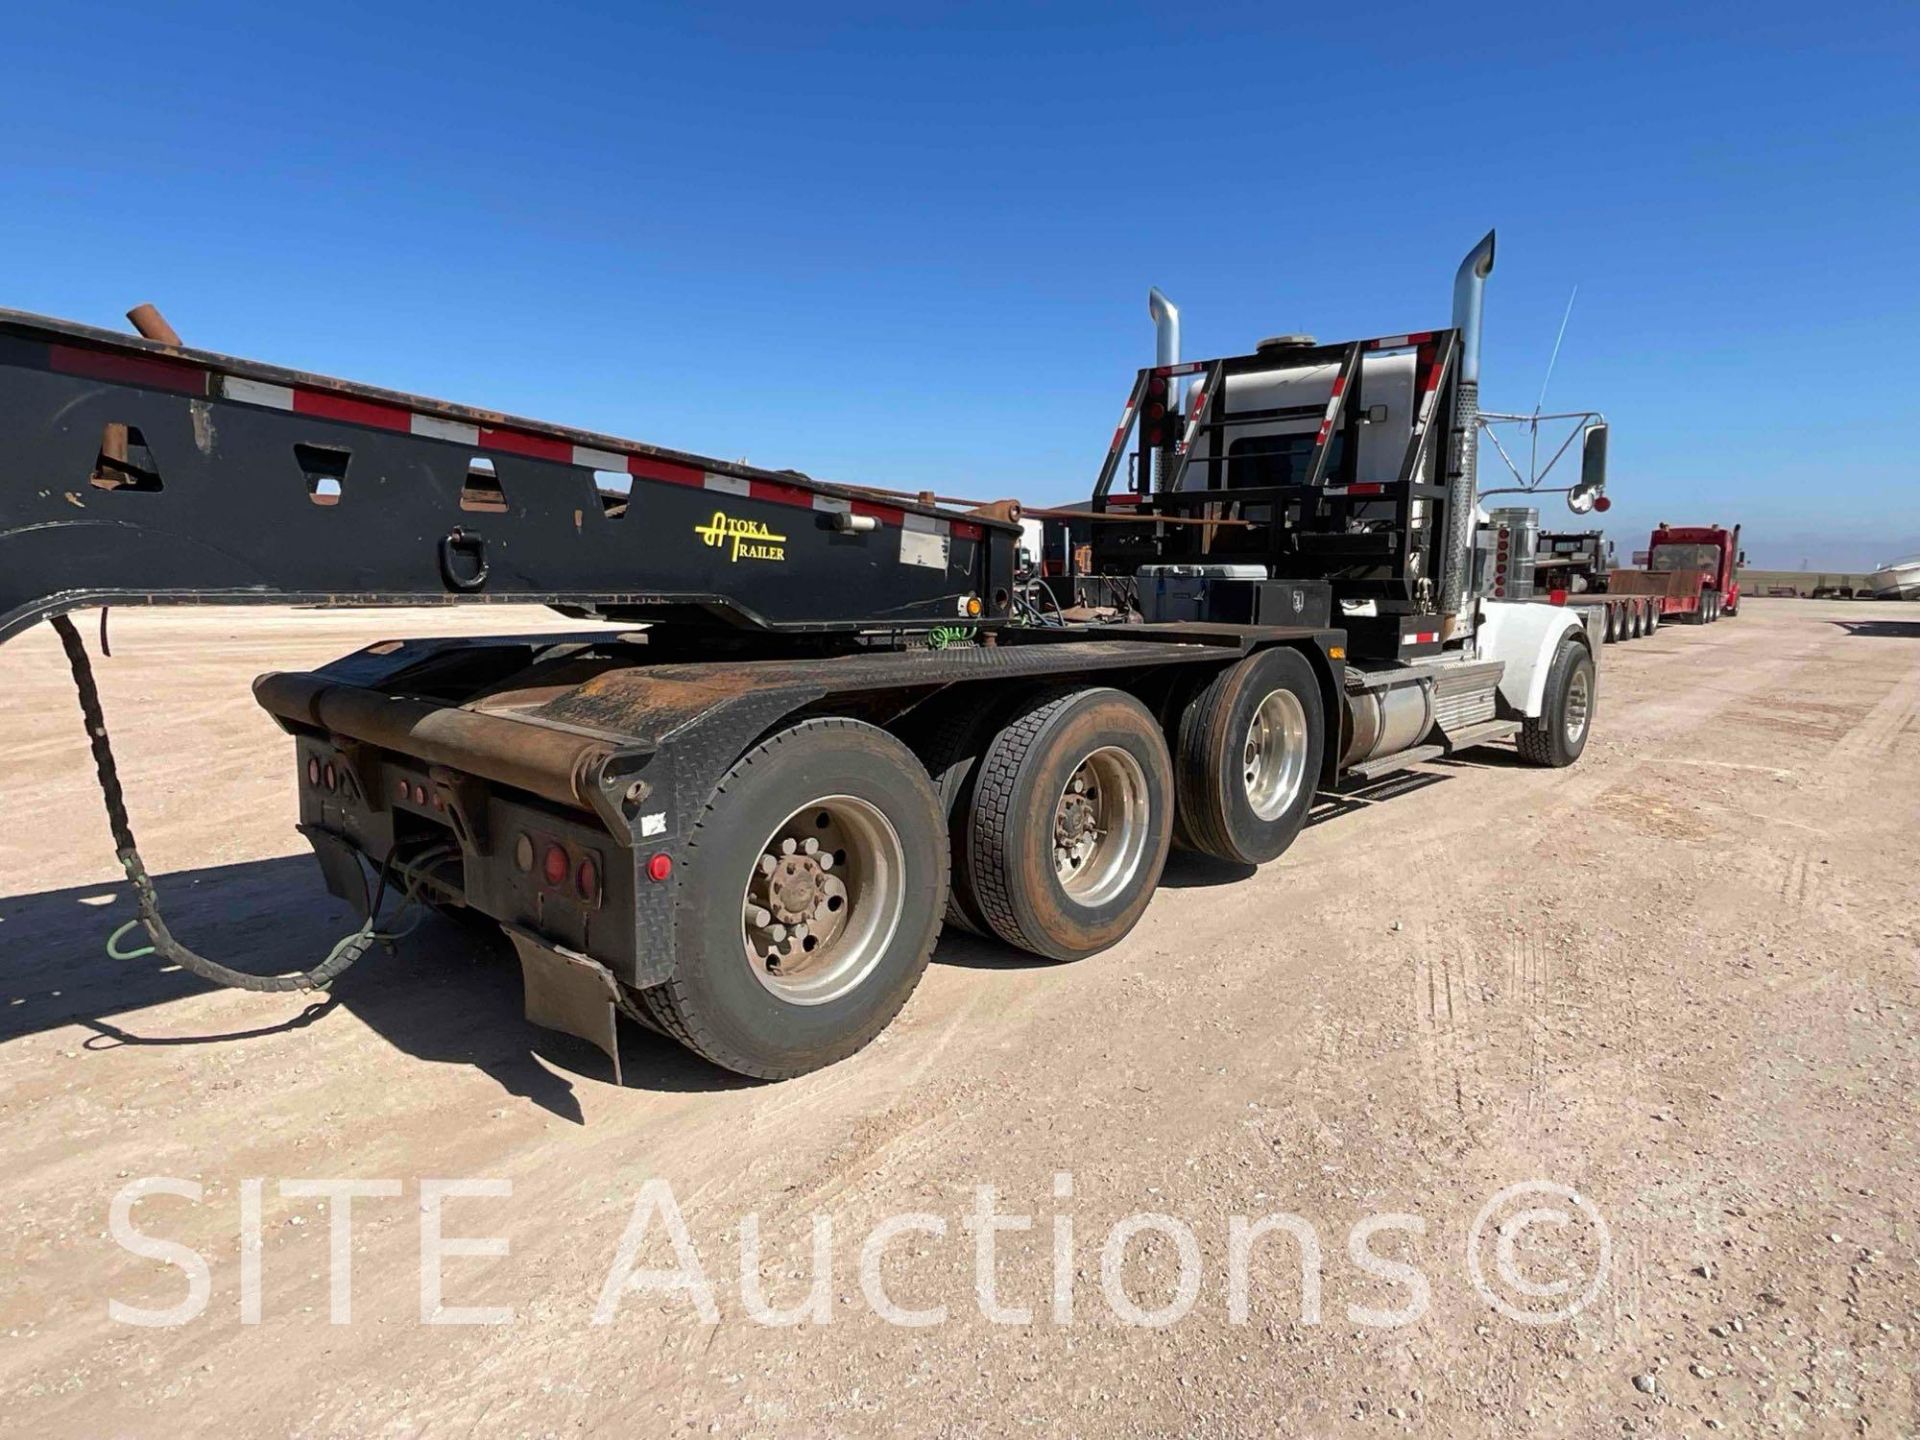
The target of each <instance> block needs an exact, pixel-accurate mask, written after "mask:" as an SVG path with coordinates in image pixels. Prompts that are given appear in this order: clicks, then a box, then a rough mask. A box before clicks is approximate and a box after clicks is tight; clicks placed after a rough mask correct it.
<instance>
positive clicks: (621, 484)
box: [593, 470, 633, 520]
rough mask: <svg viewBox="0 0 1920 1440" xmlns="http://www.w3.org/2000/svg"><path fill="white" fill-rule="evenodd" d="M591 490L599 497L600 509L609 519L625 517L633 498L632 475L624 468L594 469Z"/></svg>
mask: <svg viewBox="0 0 1920 1440" xmlns="http://www.w3.org/2000/svg"><path fill="white" fill-rule="evenodd" d="M593 490H594V493H595V494H596V495H598V496H599V497H600V510H601V512H602V513H603V514H604V515H605V516H606V517H607V519H609V520H622V519H625V518H626V514H627V506H628V504H629V503H630V502H631V501H632V499H633V476H631V475H629V474H628V473H627V472H626V471H624V470H596V471H594V472H593Z"/></svg>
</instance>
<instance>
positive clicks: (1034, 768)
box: [965, 688, 1174, 960]
mask: <svg viewBox="0 0 1920 1440" xmlns="http://www.w3.org/2000/svg"><path fill="white" fill-rule="evenodd" d="M1109 752H1112V753H1109ZM1096 755H1097V756H1100V757H1101V758H1100V759H1099V760H1098V761H1097V762H1096V763H1098V764H1100V765H1102V766H1104V767H1105V768H1106V769H1107V770H1108V771H1111V772H1117V773H1118V775H1119V776H1123V777H1130V778H1125V779H1122V778H1116V776H1115V775H1113V774H1109V775H1108V776H1107V778H1105V779H1101V778H1100V776H1099V773H1098V772H1096V773H1095V776H1094V778H1095V779H1096V780H1097V781H1098V783H1097V784H1096V785H1094V786H1093V787H1092V793H1093V794H1094V795H1095V797H1096V801H1097V804H1095V805H1094V808H1096V809H1097V810H1098V816H1097V820H1098V824H1097V825H1095V826H1093V827H1092V828H1091V829H1090V830H1082V831H1078V832H1076V834H1077V836H1087V835H1089V834H1091V835H1092V836H1093V837H1094V838H1093V840H1092V843H1094V844H1095V845H1096V847H1097V848H1096V849H1095V851H1094V853H1093V854H1092V856H1091V857H1089V859H1088V860H1087V862H1086V863H1087V867H1088V868H1087V870H1086V871H1085V872H1084V877H1083V876H1080V875H1076V876H1075V880H1074V883H1075V884H1076V885H1079V884H1081V882H1082V879H1083V878H1084V879H1086V880H1090V881H1096V882H1097V881H1099V880H1100V879H1101V877H1102V875H1103V874H1105V875H1108V877H1109V878H1108V881H1107V883H1104V884H1098V885H1097V886H1095V887H1094V888H1091V889H1088V890H1085V891H1083V892H1082V893H1080V894H1078V895H1076V894H1070V893H1069V891H1068V888H1067V884H1066V882H1064V881H1063V880H1062V879H1061V876H1060V873H1059V863H1058V861H1057V860H1056V843H1055V842H1056V836H1057V835H1058V833H1059V831H1058V828H1057V827H1058V825H1059V824H1060V818H1061V816H1062V815H1063V813H1064V811H1063V806H1064V802H1065V800H1066V796H1067V793H1068V788H1069V784H1070V782H1072V781H1073V780H1074V779H1075V778H1076V773H1077V772H1079V771H1080V769H1081V766H1082V763H1083V762H1086V761H1088V760H1089V758H1090V757H1095V756H1096ZM1172 771H1173V766H1172V762H1171V760H1170V759H1169V757H1168V754H1167V742H1166V737H1165V735H1163V734H1162V733H1161V730H1160V726H1159V724H1158V723H1157V722H1156V721H1155V720H1154V718H1153V715H1152V714H1151V713H1150V712H1149V711H1148V710H1147V707H1146V706H1144V705H1142V704H1141V703H1140V702H1139V701H1138V700H1136V699H1135V698H1134V697H1133V696H1131V695H1129V694H1127V693H1125V692H1124V691H1121V690H1110V689H1105V688H1093V689H1085V690H1070V691H1066V692H1059V691H1055V692H1052V693H1050V694H1042V695H1040V696H1037V697H1034V698H1032V699H1030V700H1029V701H1028V702H1027V703H1025V704H1024V705H1022V706H1020V707H1019V708H1018V709H1016V710H1015V711H1014V713H1013V715H1012V717H1011V718H1010V719H1008V720H1007V722H1006V723H1005V724H1004V725H1003V726H1002V727H1001V728H1000V730H999V731H998V732H997V733H996V734H995V735H994V737H993V740H992V741H991V743H989V745H988V746H987V749H986V752H985V754H984V755H983V756H982V757H981V762H980V767H979V772H978V775H977V777H976V779H975V783H974V791H973V796H972V800H971V803H970V804H969V806H968V814H967V821H968V834H967V847H966V850H967V853H966V856H965V863H966V864H967V866H968V869H969V871H970V876H969V878H970V881H971V884H972V886H973V892H974V895H975V896H976V897H977V899H978V902H979V906H980V913H981V915H982V916H983V917H984V918H985V920H986V922H987V924H988V926H989V927H990V928H991V929H992V930H993V933H994V934H996V935H998V936H999V937H1000V938H1001V939H1002V940H1004V941H1006V942H1007V944H1009V945H1013V946H1017V947H1018V948H1020V949H1022V950H1027V951H1030V952H1032V953H1033V954H1035V955H1040V956H1044V957H1046V958H1047V959H1051V960H1078V959H1081V958H1083V957H1084V956H1087V955H1092V954H1095V953H1096V952H1098V951H1101V950H1105V949H1106V948H1107V947H1108V946H1110V945H1113V944H1115V943H1116V942H1118V941H1119V940H1120V939H1122V938H1123V937H1124V936H1125V935H1126V934H1127V932H1128V931H1129V930H1131V929H1133V927H1134V924H1135V922H1136V921H1138V920H1139V918H1140V915H1141V912H1142V911H1144V910H1145V909H1146V908H1147V902H1148V901H1149V900H1151V899H1152V898H1153V891H1154V887H1155V886H1156V885H1158V884H1159V883H1160V871H1161V869H1162V868H1163V867H1164V866H1165V864H1166V860H1167V848H1168V843H1169V840H1170V835H1171V830H1172V819H1173V807H1174V800H1173V773H1172ZM1080 778H1081V779H1082V781H1083V783H1085V781H1086V778H1087V777H1086V776H1084V775H1082V776H1081V777H1080ZM1129 797H1131V799H1129ZM1086 808H1087V807H1086V805H1085V804H1083V805H1082V807H1080V810H1079V813H1080V814H1082V815H1084V814H1085V813H1086ZM1122 811H1124V812H1125V814H1126V815H1127V816H1128V817H1130V818H1128V819H1126V820H1125V821H1124V822H1123V821H1122V820H1121V819H1120V818H1119V816H1120V813H1121V812H1122ZM1101 827H1104V828H1101ZM1116 832H1118V835H1119V839H1118V840H1117V841H1116V840H1114V836H1115V834H1116ZM1109 843H1113V844H1115V846H1116V848H1115V849H1113V850H1112V851H1108V850H1107V849H1106V848H1105V847H1106V845H1107V844H1109ZM1109 860H1111V861H1112V862H1113V863H1111V864H1109V863H1108V862H1109ZM1109 872H1110V873H1109Z"/></svg>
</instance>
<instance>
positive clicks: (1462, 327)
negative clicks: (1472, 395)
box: [1453, 230, 1494, 385]
mask: <svg viewBox="0 0 1920 1440" xmlns="http://www.w3.org/2000/svg"><path fill="white" fill-rule="evenodd" d="M1493 233H1494V232H1493V231H1491V230H1489V231H1487V233H1486V234H1485V235H1483V236H1481V237H1480V243H1479V244H1478V245H1476V246H1474V247H1473V249H1471V250H1469V251H1468V252H1467V258H1466V259H1464V260H1462V261H1461V262H1460V268H1459V269H1458V270H1457V271H1455V272H1454V276H1453V328H1454V329H1456V330H1458V331H1459V332H1460V378H1461V379H1462V380H1465V381H1467V382H1469V383H1470V384H1473V385H1478V384H1479V383H1480V312H1481V309H1482V307H1483V306H1484V305H1485V304H1486V295H1487V277H1488V276H1489V275H1491V274H1492V273H1493Z"/></svg>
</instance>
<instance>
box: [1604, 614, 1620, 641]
mask: <svg viewBox="0 0 1920 1440" xmlns="http://www.w3.org/2000/svg"><path fill="white" fill-rule="evenodd" d="M1603 612H1604V615H1605V619H1604V621H1603V624H1602V627H1601V640H1602V641H1603V643H1605V644H1608V645H1611V644H1613V643H1614V641H1616V640H1618V639H1619V638H1620V634H1619V631H1620V607H1619V606H1617V605H1608V606H1604V607H1603Z"/></svg>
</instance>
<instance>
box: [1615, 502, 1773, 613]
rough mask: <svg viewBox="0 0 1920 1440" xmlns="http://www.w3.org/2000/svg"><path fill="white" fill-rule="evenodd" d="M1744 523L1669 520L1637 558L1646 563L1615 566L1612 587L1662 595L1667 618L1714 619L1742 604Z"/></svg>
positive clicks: (1629, 592) (1618, 590)
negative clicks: (1727, 524) (1728, 526)
mask: <svg viewBox="0 0 1920 1440" xmlns="http://www.w3.org/2000/svg"><path fill="white" fill-rule="evenodd" d="M1746 558H1747V557H1746V554H1745V552H1744V551H1742V550H1741V548H1740V527H1739V526H1738V525H1736V526H1734V527H1733V528H1732V529H1731V530H1727V529H1723V528H1722V527H1720V526H1718V525H1669V524H1667V523H1666V522H1665V521H1664V520H1663V521H1661V522H1660V525H1659V526H1658V527H1657V528H1656V529H1655V530H1654V532H1653V534H1652V536H1651V537H1650V538H1649V539H1648V541H1647V548H1646V551H1645V552H1644V554H1643V555H1636V556H1635V557H1634V559H1635V560H1636V561H1637V562H1638V561H1643V560H1644V563H1645V567H1646V568H1644V569H1631V570H1615V571H1613V572H1612V573H1611V575H1610V576H1609V577H1608V581H1607V590H1608V593H1609V594H1614V595H1645V596H1650V597H1652V598H1653V599H1655V600H1657V601H1658V602H1659V605H1660V613H1661V616H1662V618H1664V619H1668V620H1682V621H1685V622H1686V623H1688V624H1691V625H1711V624H1712V623H1713V622H1714V621H1716V620H1718V619H1720V618H1721V617H1722V616H1723V615H1736V614H1738V613H1739V610H1740V566H1741V565H1743V564H1744V563H1745V562H1746Z"/></svg>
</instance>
